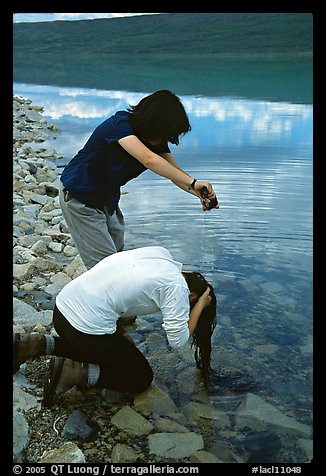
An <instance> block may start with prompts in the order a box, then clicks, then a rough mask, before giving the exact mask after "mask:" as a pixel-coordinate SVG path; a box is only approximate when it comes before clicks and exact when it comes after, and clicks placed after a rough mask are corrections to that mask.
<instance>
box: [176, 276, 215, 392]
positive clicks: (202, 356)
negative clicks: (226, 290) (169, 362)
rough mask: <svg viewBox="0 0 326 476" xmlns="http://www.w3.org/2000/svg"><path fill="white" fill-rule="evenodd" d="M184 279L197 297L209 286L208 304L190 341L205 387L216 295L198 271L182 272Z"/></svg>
mask: <svg viewBox="0 0 326 476" xmlns="http://www.w3.org/2000/svg"><path fill="white" fill-rule="evenodd" d="M183 276H184V278H185V280H186V281H187V285H188V288H189V290H190V291H193V292H195V293H196V294H197V296H198V298H199V297H200V296H201V295H202V294H204V292H205V291H206V289H207V286H209V288H210V293H209V295H210V297H211V298H212V299H211V302H210V304H209V305H208V306H207V307H205V309H203V311H202V313H201V315H200V317H199V319H198V322H197V326H196V328H195V330H194V332H193V334H192V343H191V346H192V347H194V349H195V361H196V366H197V368H198V369H200V371H201V374H202V377H203V381H204V385H205V388H207V389H208V388H209V375H210V371H211V370H212V368H211V353H212V343H211V337H212V334H213V331H214V329H215V326H216V306H217V301H216V296H215V294H214V289H213V286H212V285H211V284H209V283H208V282H207V281H206V279H205V278H204V276H203V275H202V274H200V273H195V272H190V273H189V272H188V273H187V272H185V273H183ZM196 302H197V300H196V301H195V302H193V303H192V304H191V308H193V307H194V305H195V304H196Z"/></svg>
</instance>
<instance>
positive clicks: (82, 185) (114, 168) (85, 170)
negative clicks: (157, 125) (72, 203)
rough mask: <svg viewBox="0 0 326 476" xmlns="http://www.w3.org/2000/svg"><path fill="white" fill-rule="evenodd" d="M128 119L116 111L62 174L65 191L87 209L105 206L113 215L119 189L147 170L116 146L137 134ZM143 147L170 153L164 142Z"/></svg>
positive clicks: (96, 130)
mask: <svg viewBox="0 0 326 476" xmlns="http://www.w3.org/2000/svg"><path fill="white" fill-rule="evenodd" d="M129 116H130V113H128V112H126V111H118V112H117V113H116V114H114V115H113V116H111V117H109V118H108V119H106V120H105V121H104V122H102V124H100V125H99V126H98V127H97V128H96V129H95V130H94V132H93V133H92V135H91V136H90V138H89V139H88V141H87V142H86V144H85V145H84V147H83V148H82V149H81V150H80V151H79V152H78V153H77V154H76V155H75V157H73V159H71V161H70V162H69V163H68V164H67V165H66V167H65V168H64V170H63V172H62V174H61V181H62V183H63V186H64V188H66V189H67V190H69V191H70V192H71V194H72V195H73V196H74V197H76V198H77V200H79V201H80V202H82V203H84V204H85V205H86V206H88V207H92V208H99V209H100V210H103V209H104V206H105V205H106V206H107V207H108V208H109V210H110V213H111V214H112V213H114V211H115V210H116V208H117V206H118V203H119V200H120V187H121V186H122V185H125V184H126V183H127V182H128V181H129V180H131V179H133V178H135V177H138V175H140V174H141V173H142V172H144V171H145V170H147V169H146V167H145V166H144V165H143V164H141V163H140V162H139V161H138V160H137V159H135V158H134V157H133V156H132V155H130V154H128V152H126V151H125V150H124V149H123V147H121V145H120V144H119V143H118V140H119V139H122V137H127V136H130V135H136V133H135V131H134V129H133V127H132V125H131V124H130V122H129ZM143 142H144V141H143ZM144 144H145V145H146V147H148V148H149V149H151V150H152V151H153V152H155V153H157V154H162V153H166V152H170V149H169V147H168V145H167V143H166V142H165V143H162V144H160V145H157V146H153V145H151V144H148V143H145V142H144Z"/></svg>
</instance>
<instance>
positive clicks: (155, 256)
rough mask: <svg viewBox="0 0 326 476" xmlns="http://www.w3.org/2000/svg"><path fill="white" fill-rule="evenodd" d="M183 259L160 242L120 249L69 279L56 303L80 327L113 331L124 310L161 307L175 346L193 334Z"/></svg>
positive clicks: (138, 313) (139, 311)
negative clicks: (172, 254)
mask: <svg viewBox="0 0 326 476" xmlns="http://www.w3.org/2000/svg"><path fill="white" fill-rule="evenodd" d="M181 270H182V264H181V263H178V262H177V261H174V260H173V258H172V256H171V254H170V253H169V251H168V250H167V249H165V248H163V247H161V246H148V247H144V248H137V249H134V250H128V251H121V252H119V253H115V254H113V255H110V256H108V257H107V258H104V259H103V260H101V261H100V262H99V263H97V264H96V265H95V266H94V267H93V268H91V269H90V270H88V271H86V272H85V273H83V274H82V275H80V276H78V277H77V278H75V279H74V280H72V281H70V283H68V284H67V285H66V286H65V287H64V288H63V289H62V290H61V291H60V293H59V294H58V295H57V298H56V306H57V308H58V309H59V311H60V312H61V313H62V314H63V315H64V316H65V317H66V319H67V320H68V322H69V323H70V324H71V325H72V326H73V327H75V329H77V330H79V331H81V332H84V333H86V334H96V335H101V334H113V333H114V332H115V331H116V322H117V320H118V318H119V317H120V316H141V315H146V314H152V313H155V312H158V311H161V313H162V315H163V324H162V327H163V328H164V329H165V331H166V335H167V339H168V342H169V344H170V345H171V347H181V346H183V345H184V344H186V343H187V342H188V339H189V328H188V320H189V312H190V304H189V288H188V286H187V283H186V280H185V279H184V277H183V275H182V272H181Z"/></svg>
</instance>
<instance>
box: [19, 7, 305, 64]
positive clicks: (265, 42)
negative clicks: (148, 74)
mask: <svg viewBox="0 0 326 476" xmlns="http://www.w3.org/2000/svg"><path fill="white" fill-rule="evenodd" d="M312 22H313V17H312V14H310V13H171V14H168V15H166V14H162V15H144V16H135V17H124V18H112V19H100V20H82V21H54V22H44V23H16V24H14V25H13V42H14V43H13V46H14V62H15V61H18V60H19V59H21V58H23V57H24V56H25V55H33V56H34V57H35V55H36V56H39V57H40V56H43V55H59V56H61V55H64V56H66V55H73V56H72V59H73V58H74V57H76V55H77V56H79V55H85V56H88V55H96V56H102V55H103V56H107V55H120V56H121V55H168V56H178V55H199V56H200V57H203V56H207V57H210V56H228V55H252V54H264V55H272V54H278V55H279V54H299V53H300V54H302V53H311V52H312V28H313V26H312Z"/></svg>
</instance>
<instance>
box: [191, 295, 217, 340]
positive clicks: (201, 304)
mask: <svg viewBox="0 0 326 476" xmlns="http://www.w3.org/2000/svg"><path fill="white" fill-rule="evenodd" d="M209 292H210V287H209V286H208V287H207V289H206V291H205V292H204V293H203V294H202V295H201V296H200V298H199V299H198V301H197V302H196V304H195V305H194V307H193V308H192V310H191V311H190V314H189V321H188V327H189V333H190V335H191V336H192V334H193V333H194V330H195V329H196V326H197V322H198V319H199V317H200V315H201V313H202V311H203V309H205V307H207V306H209V304H210V302H211V300H212V298H211V297H210V295H209Z"/></svg>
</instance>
